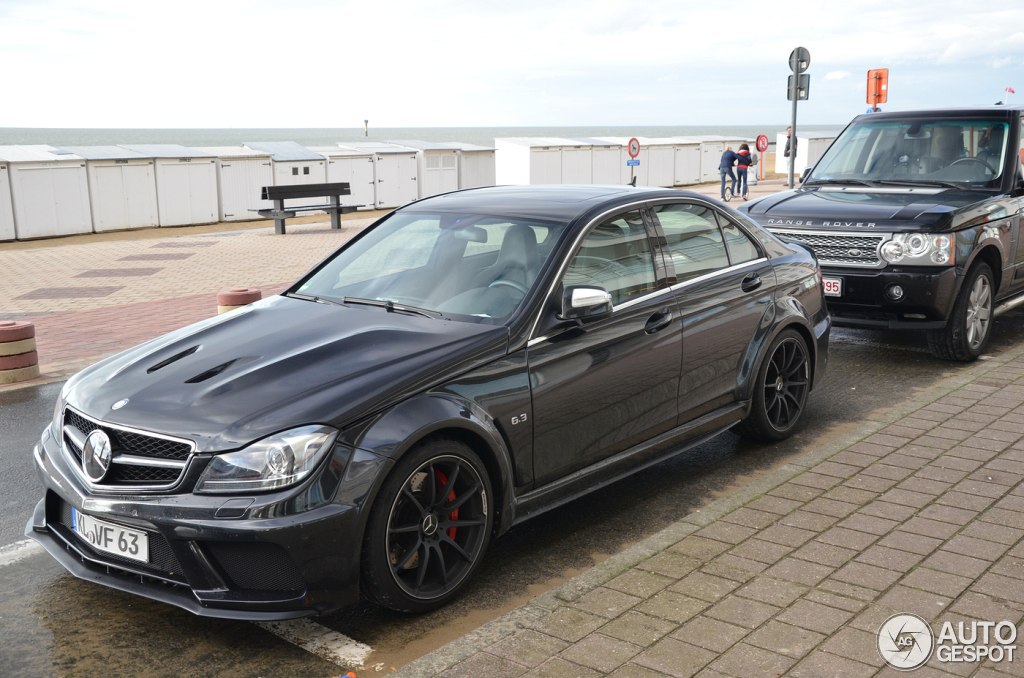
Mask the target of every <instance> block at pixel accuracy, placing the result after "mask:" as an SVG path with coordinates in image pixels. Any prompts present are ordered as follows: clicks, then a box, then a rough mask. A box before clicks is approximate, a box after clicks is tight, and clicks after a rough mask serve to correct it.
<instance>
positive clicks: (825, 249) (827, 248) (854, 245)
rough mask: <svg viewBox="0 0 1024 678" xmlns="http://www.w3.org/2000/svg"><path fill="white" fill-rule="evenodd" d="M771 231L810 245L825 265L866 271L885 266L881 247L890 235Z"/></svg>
mask: <svg viewBox="0 0 1024 678" xmlns="http://www.w3.org/2000/svg"><path fill="white" fill-rule="evenodd" d="M770 230H771V231H772V233H775V234H777V235H783V236H786V237H787V238H791V239H793V240H796V241H797V242H801V243H803V244H805V245H809V246H810V247H811V249H813V250H814V254H815V256H817V257H818V261H819V262H820V263H822V264H834V265H836V266H860V267H864V268H882V267H883V266H884V265H885V264H884V263H883V262H882V260H881V259H880V258H879V256H878V248H879V246H880V245H881V244H882V243H883V242H885V240H886V238H887V237H888V234H885V235H883V234H871V235H864V234H860V233H857V234H850V233H810V232H808V231H787V230H783V229H775V228H773V229H770Z"/></svg>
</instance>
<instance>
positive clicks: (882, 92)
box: [867, 68, 889, 106]
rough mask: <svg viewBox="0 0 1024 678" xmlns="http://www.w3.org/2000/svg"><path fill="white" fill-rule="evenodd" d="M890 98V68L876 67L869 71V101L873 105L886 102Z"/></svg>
mask: <svg viewBox="0 0 1024 678" xmlns="http://www.w3.org/2000/svg"><path fill="white" fill-rule="evenodd" d="M888 98H889V69H888V68H876V69H873V70H870V71H868V97H867V103H868V104H870V105H871V106H877V105H878V104H884V103H885V102H886V101H887V100H888Z"/></svg>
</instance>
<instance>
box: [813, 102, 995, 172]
mask: <svg viewBox="0 0 1024 678" xmlns="http://www.w3.org/2000/svg"><path fill="white" fill-rule="evenodd" d="M1007 131H1008V126H1007V123H1006V121H1005V120H984V119H960V118H957V119H945V120H942V119H935V118H907V119H903V120H892V119H889V120H882V119H877V118H871V117H870V116H868V117H867V118H866V119H864V120H860V121H857V122H854V123H853V124H851V125H850V127H849V128H847V129H846V131H844V132H843V133H842V135H841V136H840V137H839V138H838V139H837V140H836V142H835V143H834V144H833V145H832V146H831V147H830V148H829V149H828V152H827V153H825V155H824V156H823V157H822V159H821V160H820V161H819V162H818V164H817V165H816V166H815V167H814V169H813V171H812V172H811V175H810V178H809V179H808V181H807V182H806V185H814V184H815V183H847V182H848V183H851V184H858V183H863V182H866V183H868V184H869V185H875V184H877V183H881V184H885V183H887V182H898V183H920V184H924V185H928V184H932V185H938V186H942V185H948V184H972V185H975V186H979V187H981V186H984V187H990V188H996V187H998V185H999V183H1000V179H1001V177H1002V174H1003V167H1004V164H1003V159H1004V158H1005V157H1006V143H1007V139H1008V137H1009V135H1008V134H1007Z"/></svg>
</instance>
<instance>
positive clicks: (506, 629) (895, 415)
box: [394, 346, 1024, 678]
mask: <svg viewBox="0 0 1024 678" xmlns="http://www.w3.org/2000/svg"><path fill="white" fill-rule="evenodd" d="M1022 354H1024V346H1021V347H1017V348H1011V349H1009V350H1007V351H1006V352H1004V353H1002V354H1000V355H998V356H992V357H990V358H988V359H984V358H983V359H982V360H980V361H978V362H975V363H972V364H970V365H965V366H963V367H962V368H961V369H958V370H957V372H956V373H955V374H952V375H949V376H946V377H943V378H942V379H941V380H940V381H939V382H938V383H936V384H934V385H932V386H930V387H928V388H927V389H925V390H924V391H923V392H922V393H919V394H917V395H915V396H913V397H911V398H908V399H907V400H904V401H902V402H900V403H898V404H896V405H894V406H892V407H890V408H888V409H886V410H884V411H883V412H881V413H878V412H877V411H876V413H875V414H877V415H878V416H874V418H872V419H868V420H865V421H864V423H863V424H861V425H860V426H858V427H857V428H856V430H854V431H851V432H849V433H847V434H846V435H844V436H842V437H840V438H839V439H837V440H834V441H833V442H831V443H830V444H828V445H826V446H825V447H823V448H821V449H819V450H816V451H815V452H813V453H811V454H808V455H806V456H804V457H803V458H801V459H800V460H799V461H796V462H792V463H789V464H786V465H785V466H783V467H782V468H780V469H778V470H776V471H774V472H772V473H770V474H768V475H767V476H765V477H764V478H760V479H758V480H755V481H754V482H752V483H750V484H748V485H746V486H744V487H743V488H741V489H740V490H738V491H737V492H735V493H733V494H732V495H730V496H727V497H723V498H721V499H718V500H716V501H713V502H711V503H710V504H708V505H707V506H705V507H703V508H701V509H698V510H696V511H694V512H692V513H690V514H688V515H686V516H684V517H682V518H680V519H679V520H677V521H676V522H675V523H673V524H671V525H669V526H668V527H666V528H664V529H662V530H661V531H659V532H657V533H655V534H653V535H651V536H649V537H647V538H645V539H643V540H642V541H640V542H638V543H636V544H634V545H633V546H630V547H629V548H627V549H626V550H624V551H621V552H619V553H617V554H615V555H613V556H611V557H610V558H608V559H607V560H604V561H602V562H600V563H598V564H597V565H595V566H593V567H592V568H590V569H589V570H587V571H586V572H584V573H582V574H580V575H577V576H576V577H574V578H572V579H571V580H569V581H568V582H566V583H565V584H562V585H561V586H559V587H558V588H555V589H553V590H551V591H547V592H545V593H542V594H541V595H539V596H537V597H536V598H534V599H532V600H530V601H529V602H527V603H526V604H525V605H523V606H521V607H519V608H517V609H515V610H512V611H511V612H508V613H506V614H504V615H502V616H501V617H499V618H497V619H495V620H493V621H490V622H487V623H486V624H484V625H482V626H480V627H479V628H477V629H475V630H473V631H471V632H469V633H467V634H466V635H464V636H462V637H461V638H458V639H456V640H453V641H451V642H450V643H448V644H447V645H445V646H443V647H441V648H438V649H437V650H434V651H433V652H431V653H429V654H427V655H424V656H423V657H420V658H419V659H416V660H415V661H412V662H410V663H409V664H406V665H405V666H403V667H400V668H399V669H398V672H397V673H396V674H394V675H397V676H402V677H404V678H425V677H427V676H436V675H439V674H442V673H444V672H445V671H447V670H450V669H451V668H452V667H454V666H455V665H456V664H458V663H459V662H461V661H463V660H465V659H467V658H468V657H471V656H472V655H474V654H476V653H478V652H481V651H483V650H485V649H486V648H488V647H490V646H491V645H493V644H494V643H496V642H498V641H500V640H502V639H504V638H507V637H508V636H510V635H512V634H513V633H515V632H516V631H518V630H520V629H524V628H529V624H528V622H530V621H534V620H537V619H539V618H541V617H543V616H545V615H547V614H549V613H550V612H552V611H553V610H555V609H556V608H558V607H560V606H561V605H562V604H563V603H571V602H574V601H576V600H578V599H579V598H581V597H582V596H583V595H585V594H586V593H588V592H590V591H592V590H594V589H596V588H598V587H600V586H602V585H603V584H605V583H606V582H608V581H611V580H612V579H614V578H615V577H617V576H618V575H620V574H622V573H623V572H624V571H626V570H628V569H629V568H631V567H633V566H635V565H637V564H639V563H641V562H643V561H644V560H646V559H648V558H650V557H651V556H654V555H656V554H658V553H660V552H662V551H664V550H665V549H667V548H668V547H669V546H672V545H673V544H675V543H676V542H678V541H680V540H681V539H683V538H684V537H686V536H688V535H690V534H692V533H694V532H696V531H697V530H699V529H701V528H703V527H706V526H707V525H709V524H711V523H713V522H715V521H716V520H718V519H719V518H721V517H723V516H725V515H726V514H728V513H730V512H731V511H733V510H735V509H737V508H739V507H741V506H743V505H745V504H748V503H750V502H751V501H753V500H755V499H757V498H758V497H760V496H762V495H763V494H765V493H767V492H769V491H770V490H772V489H774V488H776V487H778V486H780V485H782V484H784V483H786V482H787V481H789V480H791V479H792V478H794V477H796V476H798V475H800V474H801V473H804V472H805V471H807V470H809V469H810V468H813V467H814V466H816V465H817V464H818V463H820V462H822V461H825V460H826V459H828V458H829V457H832V456H834V455H835V454H838V453H839V452H842V451H843V450H845V449H846V448H848V447H850V446H851V445H853V444H854V443H857V442H859V441H861V440H863V439H864V438H867V437H869V436H871V435H872V434H874V433H876V432H877V431H879V430H880V429H882V428H885V427H886V426H889V425H890V424H892V423H895V422H896V421H898V420H899V419H901V418H902V417H904V416H906V415H907V414H909V413H911V412H914V411H916V410H918V409H920V408H921V407H924V406H926V405H928V404H930V403H933V402H935V401H936V400H939V399H941V398H943V397H945V396H947V395H949V394H950V393H952V392H954V391H957V390H959V389H960V388H962V387H964V386H966V385H967V384H970V383H972V382H973V381H975V380H977V379H980V378H982V377H983V376H985V375H986V374H989V373H991V372H995V371H998V370H999V369H1000V367H1002V366H1003V365H1005V364H1006V363H1007V362H1010V361H1011V360H1013V359H1015V358H1017V357H1018V356H1020V355H1022Z"/></svg>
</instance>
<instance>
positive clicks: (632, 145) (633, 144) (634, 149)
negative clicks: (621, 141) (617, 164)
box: [628, 137, 640, 165]
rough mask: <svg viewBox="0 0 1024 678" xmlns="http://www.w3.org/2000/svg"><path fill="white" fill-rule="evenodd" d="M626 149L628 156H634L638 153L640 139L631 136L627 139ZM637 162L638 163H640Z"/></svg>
mask: <svg viewBox="0 0 1024 678" xmlns="http://www.w3.org/2000/svg"><path fill="white" fill-rule="evenodd" d="M628 150H629V157H631V158H635V157H636V156H638V155H640V141H639V140H638V139H637V138H636V137H633V138H632V139H630V140H629V149H628ZM637 164H638V165H639V164H640V163H637Z"/></svg>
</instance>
